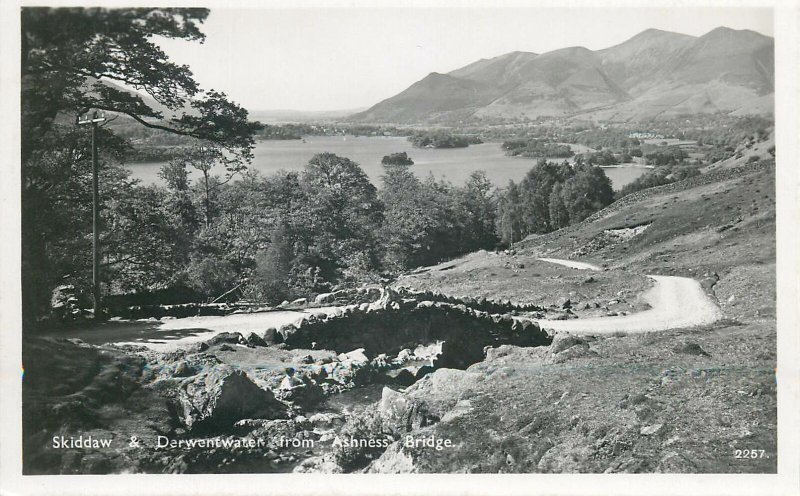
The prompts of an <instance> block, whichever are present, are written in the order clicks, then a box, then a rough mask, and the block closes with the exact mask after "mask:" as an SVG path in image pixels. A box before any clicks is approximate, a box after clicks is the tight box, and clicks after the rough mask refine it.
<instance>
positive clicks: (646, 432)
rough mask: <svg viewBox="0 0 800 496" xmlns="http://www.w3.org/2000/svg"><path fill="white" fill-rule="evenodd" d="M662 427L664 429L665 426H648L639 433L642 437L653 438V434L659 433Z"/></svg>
mask: <svg viewBox="0 0 800 496" xmlns="http://www.w3.org/2000/svg"><path fill="white" fill-rule="evenodd" d="M662 427H664V424H653V425H648V426H646V427H642V429H641V430H640V431H639V434H641V435H642V436H652V435H653V434H656V433H658V431H660V430H661V428H662Z"/></svg>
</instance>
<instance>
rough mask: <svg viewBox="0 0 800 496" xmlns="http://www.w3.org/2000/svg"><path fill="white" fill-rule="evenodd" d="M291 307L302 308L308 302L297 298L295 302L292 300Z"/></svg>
mask: <svg viewBox="0 0 800 496" xmlns="http://www.w3.org/2000/svg"><path fill="white" fill-rule="evenodd" d="M291 305H293V306H297V307H303V306H306V305H308V300H307V299H305V298H298V299H296V300H293V301H292V303H291Z"/></svg>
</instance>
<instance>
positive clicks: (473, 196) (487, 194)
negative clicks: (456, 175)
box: [460, 171, 497, 252]
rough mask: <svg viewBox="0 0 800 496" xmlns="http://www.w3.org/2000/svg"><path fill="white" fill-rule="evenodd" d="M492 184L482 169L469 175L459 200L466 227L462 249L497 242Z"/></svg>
mask: <svg viewBox="0 0 800 496" xmlns="http://www.w3.org/2000/svg"><path fill="white" fill-rule="evenodd" d="M492 189H494V186H493V185H492V182H491V181H489V179H488V178H487V177H486V173H485V172H483V171H475V172H473V173H471V174H470V175H469V178H468V179H467V182H466V185H465V186H464V189H463V190H462V191H461V194H460V200H461V206H462V212H463V216H464V217H465V218H464V228H465V229H466V233H465V238H466V240H465V241H466V246H464V247H462V251H464V252H467V251H473V250H477V249H481V248H492V247H494V245H495V244H496V243H497V235H496V234H495V224H496V221H497V219H496V217H497V205H496V202H495V198H494V195H492Z"/></svg>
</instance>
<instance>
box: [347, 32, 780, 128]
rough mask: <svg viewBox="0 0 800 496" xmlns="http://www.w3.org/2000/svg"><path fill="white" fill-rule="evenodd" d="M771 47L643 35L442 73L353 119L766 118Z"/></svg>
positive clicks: (770, 100) (770, 103) (754, 40)
mask: <svg viewBox="0 0 800 496" xmlns="http://www.w3.org/2000/svg"><path fill="white" fill-rule="evenodd" d="M773 54H774V39H773V38H771V37H768V36H764V35H762V34H759V33H756V32H754V31H749V30H734V29H730V28H726V27H719V28H716V29H714V30H713V31H710V32H709V33H706V34H705V35H703V36H699V37H695V36H689V35H686V34H680V33H673V32H668V31H661V30H657V29H648V30H646V31H643V32H641V33H639V34H638V35H636V36H634V37H633V38H631V39H629V40H627V41H625V42H624V43H621V44H619V45H616V46H613V47H610V48H606V49H603V50H596V51H592V50H589V49H587V48H583V47H570V48H563V49H559V50H554V51H551V52H547V53H543V54H536V53H530V52H511V53H507V54H505V55H501V56H499V57H494V58H491V59H481V60H478V61H477V62H474V63H472V64H469V65H467V66H465V67H462V68H460V69H457V70H455V71H452V72H449V73H447V74H440V73H436V72H433V73H431V74H429V75H428V76H426V77H425V78H423V79H421V80H419V81H417V82H416V83H414V84H412V85H411V86H410V87H408V88H407V89H406V90H404V91H402V92H401V93H399V94H397V95H395V96H393V97H391V98H388V99H386V100H383V101H382V102H379V103H378V104H376V105H374V106H372V107H371V108H369V109H367V110H365V111H363V112H360V113H357V114H354V115H352V116H351V117H350V119H351V120H353V121H359V122H374V123H377V122H380V123H405V124H411V123H427V124H436V123H457V122H460V121H475V120H480V119H499V118H506V119H514V118H522V119H536V118H539V117H557V118H573V117H577V118H581V119H590V120H607V121H623V122H624V121H637V120H649V119H653V118H659V117H670V116H676V115H684V114H697V113H714V112H725V113H732V114H735V115H745V114H771V113H772V112H773V107H774V88H775V79H774V72H775V71H774V67H775V62H774V55H773Z"/></svg>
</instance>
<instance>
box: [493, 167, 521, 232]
mask: <svg viewBox="0 0 800 496" xmlns="http://www.w3.org/2000/svg"><path fill="white" fill-rule="evenodd" d="M522 229H523V220H522V199H521V197H520V192H519V186H517V184H516V183H515V182H514V181H509V182H508V187H506V189H505V191H504V192H502V193H501V194H500V199H499V201H498V204H497V234H498V236H499V237H500V242H501V243H503V244H504V245H507V246H512V245H513V244H514V243H516V242H517V241H519V240H520V239H522Z"/></svg>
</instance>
